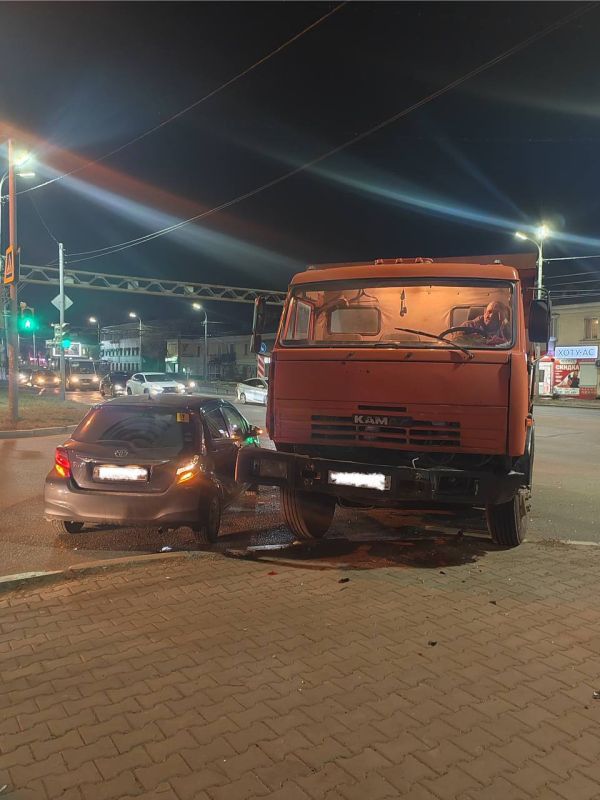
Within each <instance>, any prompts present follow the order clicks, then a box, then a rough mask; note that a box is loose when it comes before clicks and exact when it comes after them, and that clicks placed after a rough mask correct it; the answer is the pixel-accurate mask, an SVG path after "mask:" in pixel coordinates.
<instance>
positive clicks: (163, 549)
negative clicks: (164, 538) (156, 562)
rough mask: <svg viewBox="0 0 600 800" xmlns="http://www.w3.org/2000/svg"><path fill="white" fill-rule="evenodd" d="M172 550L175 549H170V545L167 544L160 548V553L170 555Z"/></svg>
mask: <svg viewBox="0 0 600 800" xmlns="http://www.w3.org/2000/svg"><path fill="white" fill-rule="evenodd" d="M172 550H173V548H172V547H169V545H168V544H166V545H165V546H164V547H161V548H160V552H161V553H170V552H171V551H172Z"/></svg>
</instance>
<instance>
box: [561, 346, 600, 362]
mask: <svg viewBox="0 0 600 800" xmlns="http://www.w3.org/2000/svg"><path fill="white" fill-rule="evenodd" d="M554 355H555V356H556V358H578V359H579V360H580V361H581V360H585V359H591V360H592V361H595V360H596V359H597V358H598V345H597V344H581V345H573V346H568V347H566V346H563V345H557V347H556V348H555V350H554Z"/></svg>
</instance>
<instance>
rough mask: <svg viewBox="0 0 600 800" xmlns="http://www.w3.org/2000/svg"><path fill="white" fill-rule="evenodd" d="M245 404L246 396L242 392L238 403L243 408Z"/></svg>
mask: <svg viewBox="0 0 600 800" xmlns="http://www.w3.org/2000/svg"><path fill="white" fill-rule="evenodd" d="M247 402H248V401H247V400H246V395H245V394H244V393H243V392H242V393H241V395H240V403H241V404H242V405H244V406H245V405H246V403H247Z"/></svg>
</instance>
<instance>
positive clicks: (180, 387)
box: [177, 383, 185, 392]
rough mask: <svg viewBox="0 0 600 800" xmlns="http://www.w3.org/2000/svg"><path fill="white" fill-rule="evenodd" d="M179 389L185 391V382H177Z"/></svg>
mask: <svg viewBox="0 0 600 800" xmlns="http://www.w3.org/2000/svg"><path fill="white" fill-rule="evenodd" d="M177 391H178V392H185V386H184V385H183V383H178V384H177Z"/></svg>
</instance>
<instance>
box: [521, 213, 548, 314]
mask: <svg viewBox="0 0 600 800" xmlns="http://www.w3.org/2000/svg"><path fill="white" fill-rule="evenodd" d="M535 234H536V237H537V238H536V239H533V238H532V237H531V236H526V235H525V234H524V233H521V231H517V232H516V233H515V236H516V237H517V239H522V240H523V241H526V242H531V243H532V244H534V245H535V246H536V247H537V250H538V258H537V296H538V300H539V299H541V297H542V289H543V273H544V240H545V239H547V238H548V237H549V236H551V235H552V232H551V230H550V228H549V227H548V226H547V225H546V224H545V223H542V224H541V225H540V226H539V227H538V228H537V229H536V232H535Z"/></svg>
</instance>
